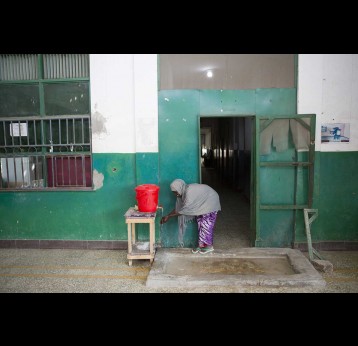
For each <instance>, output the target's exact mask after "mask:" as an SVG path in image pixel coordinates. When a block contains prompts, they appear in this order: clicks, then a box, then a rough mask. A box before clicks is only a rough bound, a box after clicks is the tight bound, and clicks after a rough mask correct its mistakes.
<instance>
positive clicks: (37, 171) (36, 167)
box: [35, 155, 40, 187]
mask: <svg viewBox="0 0 358 346" xmlns="http://www.w3.org/2000/svg"><path fill="white" fill-rule="evenodd" d="M35 162H36V163H35V179H36V180H37V184H39V183H40V173H39V169H38V167H39V157H38V156H37V155H36V156H35ZM38 187H39V186H38Z"/></svg>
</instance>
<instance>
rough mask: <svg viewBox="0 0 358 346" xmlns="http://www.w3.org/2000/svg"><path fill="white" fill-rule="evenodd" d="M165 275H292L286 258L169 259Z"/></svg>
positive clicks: (292, 271) (291, 269)
mask: <svg viewBox="0 0 358 346" xmlns="http://www.w3.org/2000/svg"><path fill="white" fill-rule="evenodd" d="M164 273H165V274H168V275H178V276H181V275H205V274H228V275H230V274H233V275H234V274H236V275H237V274H241V275H294V274H296V273H295V272H294V270H293V268H292V266H291V265H290V263H289V262H288V259H287V257H286V256H281V257H268V258H208V257H205V258H199V257H196V258H175V257H174V258H171V259H170V261H169V263H167V265H166V267H165V270H164Z"/></svg>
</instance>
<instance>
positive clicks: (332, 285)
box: [0, 249, 358, 293]
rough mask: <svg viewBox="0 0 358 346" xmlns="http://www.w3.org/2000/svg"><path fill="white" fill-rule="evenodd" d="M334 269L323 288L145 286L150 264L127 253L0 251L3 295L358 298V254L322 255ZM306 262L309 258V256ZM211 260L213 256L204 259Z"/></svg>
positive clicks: (52, 250)
mask: <svg viewBox="0 0 358 346" xmlns="http://www.w3.org/2000/svg"><path fill="white" fill-rule="evenodd" d="M320 253H321V254H322V255H323V256H324V257H325V258H326V259H327V260H329V261H330V262H331V263H332V264H333V267H334V270H333V273H330V274H327V273H323V274H322V277H323V279H324V280H325V282H326V285H325V286H324V287H307V286H306V287H286V286H283V287H268V286H266V287H260V286H257V285H253V286H246V287H242V286H241V287H240V286H235V285H227V286H209V285H207V286H205V285H203V286H200V287H167V288H152V287H147V286H146V281H147V277H148V273H149V271H150V269H151V266H150V264H149V260H137V261H133V266H132V267H129V266H128V261H127V252H126V251H125V250H119V251H118V250H68V249H63V250H62V249H0V292H1V293H15V292H24V293H52V292H54V293H75V292H76V293H286V292H287V293H289V292H295V293H313V292H317V293H319V292H323V293H326V292H331V293H343V292H346V293H358V252H357V251H355V252H352V251H321V252H320ZM304 255H305V256H306V257H307V254H306V253H304ZM205 256H209V255H205Z"/></svg>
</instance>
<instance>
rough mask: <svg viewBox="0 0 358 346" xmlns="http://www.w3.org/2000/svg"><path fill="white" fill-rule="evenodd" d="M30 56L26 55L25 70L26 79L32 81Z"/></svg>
mask: <svg viewBox="0 0 358 346" xmlns="http://www.w3.org/2000/svg"><path fill="white" fill-rule="evenodd" d="M28 58H29V56H28V54H25V55H24V69H25V76H24V77H25V79H30V78H29V59H28Z"/></svg>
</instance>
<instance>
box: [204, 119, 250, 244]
mask: <svg viewBox="0 0 358 346" xmlns="http://www.w3.org/2000/svg"><path fill="white" fill-rule="evenodd" d="M252 119H253V118H252V117H227V118H222V117H220V118H219V117H211V118H201V121H200V133H201V182H202V183H203V184H207V185H209V186H211V187H213V188H214V189H215V190H216V191H217V192H218V194H219V196H220V202H221V208H222V211H221V212H220V213H219V214H218V218H217V223H216V226H215V231H214V247H215V248H217V249H222V250H225V249H237V248H244V247H250V246H251V243H252V242H251V240H250V165H251V143H252Z"/></svg>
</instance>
